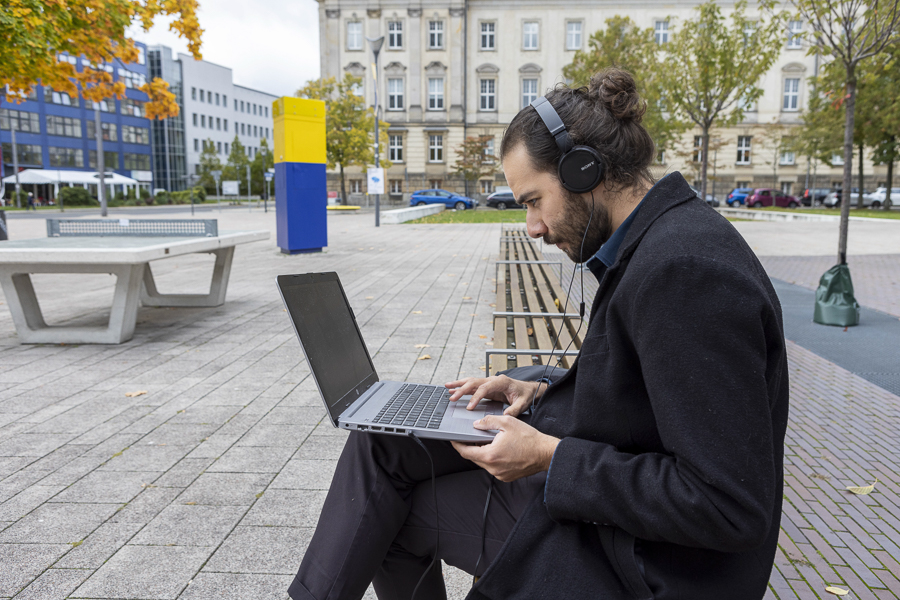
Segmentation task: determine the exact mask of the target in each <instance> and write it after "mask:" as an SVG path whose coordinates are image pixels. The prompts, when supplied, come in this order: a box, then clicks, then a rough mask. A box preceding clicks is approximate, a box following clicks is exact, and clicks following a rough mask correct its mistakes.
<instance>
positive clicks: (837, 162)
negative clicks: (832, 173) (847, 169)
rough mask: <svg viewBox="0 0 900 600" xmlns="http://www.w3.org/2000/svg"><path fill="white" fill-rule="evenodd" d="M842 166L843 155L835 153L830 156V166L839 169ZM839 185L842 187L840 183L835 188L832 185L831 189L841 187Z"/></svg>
mask: <svg viewBox="0 0 900 600" xmlns="http://www.w3.org/2000/svg"><path fill="white" fill-rule="evenodd" d="M843 164H844V155H843V154H837V153H835V154H832V155H831V166H832V167H840V166H842V165H843ZM841 185H843V183H841V184H840V185H837V186H835V185H833V186H832V187H834V188H839V187H841Z"/></svg>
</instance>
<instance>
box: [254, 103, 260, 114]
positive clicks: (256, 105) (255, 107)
mask: <svg viewBox="0 0 900 600" xmlns="http://www.w3.org/2000/svg"><path fill="white" fill-rule="evenodd" d="M258 106H259V105H258V104H254V105H253V114H254V115H255V114H256V109H257V107H258Z"/></svg>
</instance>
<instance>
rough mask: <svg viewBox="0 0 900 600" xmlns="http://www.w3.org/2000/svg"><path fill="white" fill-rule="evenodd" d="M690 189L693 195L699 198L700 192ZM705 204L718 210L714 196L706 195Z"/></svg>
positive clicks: (716, 199)
mask: <svg viewBox="0 0 900 600" xmlns="http://www.w3.org/2000/svg"><path fill="white" fill-rule="evenodd" d="M691 189H692V190H694V193H695V194H697V197H698V198H699V197H700V190H698V189H696V188H693V187H692V188H691ZM706 203H707V204H709V205H710V206H711V207H713V208H719V199H718V198H716V197H715V196H713V195H712V194H707V195H706Z"/></svg>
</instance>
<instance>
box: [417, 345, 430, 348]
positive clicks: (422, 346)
mask: <svg viewBox="0 0 900 600" xmlns="http://www.w3.org/2000/svg"><path fill="white" fill-rule="evenodd" d="M416 348H431V346H430V345H428V344H416Z"/></svg>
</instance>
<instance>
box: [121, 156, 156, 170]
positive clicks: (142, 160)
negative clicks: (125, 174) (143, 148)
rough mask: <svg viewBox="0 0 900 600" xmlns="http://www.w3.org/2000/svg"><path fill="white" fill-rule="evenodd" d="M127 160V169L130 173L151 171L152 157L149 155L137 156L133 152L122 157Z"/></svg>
mask: <svg viewBox="0 0 900 600" xmlns="http://www.w3.org/2000/svg"><path fill="white" fill-rule="evenodd" d="M122 158H123V159H124V160H125V165H124V167H125V169H126V170H129V171H149V170H150V155H149V154H135V153H133V152H126V153H125V154H124V156H123V157H122Z"/></svg>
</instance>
